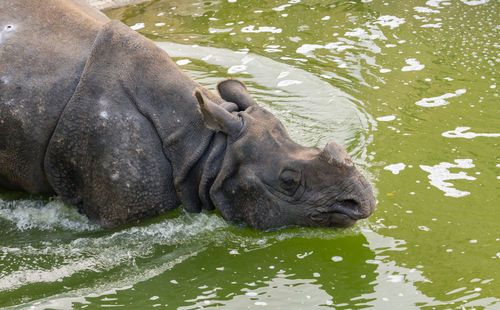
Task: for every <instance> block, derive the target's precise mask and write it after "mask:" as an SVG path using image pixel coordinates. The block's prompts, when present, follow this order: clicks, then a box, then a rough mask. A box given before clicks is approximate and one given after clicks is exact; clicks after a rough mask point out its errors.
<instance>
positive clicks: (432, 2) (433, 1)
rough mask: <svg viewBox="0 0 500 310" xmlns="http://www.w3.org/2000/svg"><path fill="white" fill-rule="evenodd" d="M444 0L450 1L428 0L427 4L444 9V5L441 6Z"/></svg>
mask: <svg viewBox="0 0 500 310" xmlns="http://www.w3.org/2000/svg"><path fill="white" fill-rule="evenodd" d="M442 2H443V4H444V3H446V2H448V0H428V1H427V2H426V3H425V4H427V5H428V6H432V7H435V8H440V9H442V8H443V7H442V6H440V5H441V3H442Z"/></svg>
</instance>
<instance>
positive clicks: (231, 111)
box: [0, 0, 375, 228]
mask: <svg viewBox="0 0 500 310" xmlns="http://www.w3.org/2000/svg"><path fill="white" fill-rule="evenodd" d="M26 16H33V18H26ZM54 21H55V22H54ZM0 29H1V32H0V61H1V66H0V132H2V135H1V136H0V186H1V187H6V188H10V189H21V190H24V191H27V192H30V193H56V194H57V195H59V196H61V197H62V199H63V200H64V201H65V202H67V203H69V204H73V205H76V206H78V207H79V208H80V209H81V210H82V211H83V212H84V213H85V214H86V215H87V216H88V217H89V218H90V219H91V220H93V221H95V222H98V223H100V224H101V225H102V226H104V227H114V226H117V225H121V224H123V223H126V222H130V221H135V220H138V219H141V218H143V217H146V216H152V215H155V214H158V213H160V212H164V211H167V210H172V209H174V208H176V207H177V206H178V205H179V204H182V205H183V207H184V208H185V209H186V210H188V211H189V212H200V211H201V210H202V209H203V208H205V209H214V208H216V209H217V210H218V211H219V212H220V214H221V215H222V216H223V217H224V218H225V219H227V220H231V221H243V222H246V223H248V224H249V225H251V226H252V227H258V228H268V227H275V226H283V225H304V226H344V227H345V226H350V225H352V224H353V223H354V222H355V221H356V220H358V219H360V218H365V217H367V216H369V215H370V214H371V213H372V212H373V210H374V208H375V199H374V197H373V193H372V190H371V187H370V185H369V184H368V183H367V182H366V180H365V179H364V177H363V176H362V175H361V174H360V173H359V172H358V171H357V170H356V168H355V167H354V166H353V164H352V162H351V161H350V158H349V156H348V155H347V153H346V152H345V150H344V149H342V148H341V147H340V146H338V145H337V144H335V143H333V142H332V143H329V144H328V145H327V147H326V148H325V149H324V150H320V149H317V148H307V147H303V146H300V145H298V144H296V143H295V142H293V141H292V140H291V139H290V138H289V136H288V134H287V133H286V130H285V129H284V127H283V125H282V124H281V123H280V122H279V121H278V120H277V119H276V118H275V117H274V116H273V115H272V114H271V113H269V112H268V111H266V110H265V109H263V108H261V107H259V106H258V105H257V103H256V102H255V101H254V100H253V99H252V97H251V96H250V94H249V93H248V92H247V90H246V87H245V86H244V85H243V84H242V83H241V82H239V81H237V80H226V81H223V82H221V83H219V84H218V86H217V90H218V92H219V96H217V95H215V94H212V93H211V92H209V91H208V90H206V89H204V88H203V87H201V86H200V85H199V84H198V83H196V82H195V81H193V80H192V79H191V78H189V77H188V76H187V75H186V74H185V73H183V72H182V71H181V70H180V69H179V68H178V67H177V65H176V64H175V63H174V62H173V61H172V60H171V59H170V58H169V57H168V55H167V54H166V53H165V52H164V51H162V50H161V49H160V48H158V47H157V46H156V45H155V44H154V43H153V42H152V41H150V40H148V39H146V38H144V37H142V36H141V35H139V34H137V33H136V32H134V31H132V30H130V29H129V28H128V27H126V26H125V25H123V24H121V23H120V22H117V21H110V20H109V19H108V18H107V17H105V16H103V15H102V14H100V12H98V11H96V10H94V9H93V8H91V7H89V6H87V5H86V4H84V3H80V2H71V1H62V0H60V1H58V0H51V1H28V0H26V1H24V0H23V1H19V0H16V1H14V0H12V1H10V0H7V1H3V2H2V3H1V4H0Z"/></svg>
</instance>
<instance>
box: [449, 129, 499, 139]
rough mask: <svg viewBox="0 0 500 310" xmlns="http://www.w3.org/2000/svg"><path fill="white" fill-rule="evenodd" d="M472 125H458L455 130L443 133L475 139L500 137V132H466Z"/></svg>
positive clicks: (452, 136)
mask: <svg viewBox="0 0 500 310" xmlns="http://www.w3.org/2000/svg"><path fill="white" fill-rule="evenodd" d="M469 129H470V127H457V128H455V130H450V131H445V132H443V133H442V134H441V135H442V136H443V137H446V138H465V139H474V138H477V137H500V133H475V132H471V131H469V132H466V131H468V130H469Z"/></svg>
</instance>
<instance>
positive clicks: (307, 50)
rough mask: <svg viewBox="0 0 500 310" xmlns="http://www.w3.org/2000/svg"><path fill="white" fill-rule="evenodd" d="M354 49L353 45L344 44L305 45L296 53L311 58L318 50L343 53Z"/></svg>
mask: <svg viewBox="0 0 500 310" xmlns="http://www.w3.org/2000/svg"><path fill="white" fill-rule="evenodd" d="M351 48H354V46H352V45H346V44H345V43H344V42H334V43H327V44H325V45H321V44H303V45H302V46H300V47H299V48H297V50H296V51H295V52H297V53H299V54H303V55H306V56H311V55H312V53H311V52H313V51H314V50H317V49H328V50H332V51H336V52H342V51H344V50H347V49H351Z"/></svg>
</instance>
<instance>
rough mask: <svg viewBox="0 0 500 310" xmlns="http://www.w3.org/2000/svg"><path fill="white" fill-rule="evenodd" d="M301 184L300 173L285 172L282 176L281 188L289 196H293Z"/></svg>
mask: <svg viewBox="0 0 500 310" xmlns="http://www.w3.org/2000/svg"><path fill="white" fill-rule="evenodd" d="M299 184H300V173H299V172H297V171H294V170H283V172H281V174H280V186H281V188H282V189H284V190H285V191H286V192H287V193H288V194H293V193H295V191H296V190H297V187H298V186H299Z"/></svg>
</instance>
